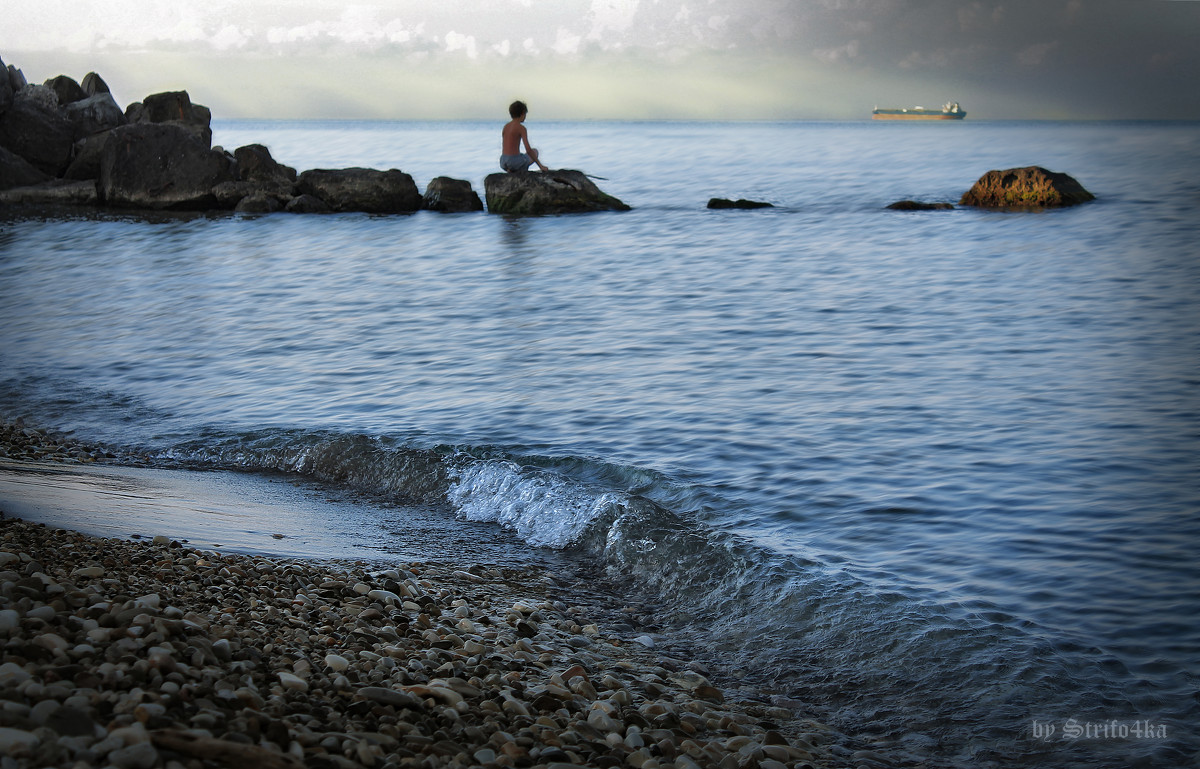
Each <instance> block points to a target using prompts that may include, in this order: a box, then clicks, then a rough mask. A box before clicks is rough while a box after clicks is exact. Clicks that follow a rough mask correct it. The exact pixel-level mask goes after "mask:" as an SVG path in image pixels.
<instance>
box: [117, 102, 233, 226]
mask: <svg viewBox="0 0 1200 769" xmlns="http://www.w3.org/2000/svg"><path fill="white" fill-rule="evenodd" d="M233 176H234V171H233V161H231V160H230V159H229V157H228V156H227V155H225V153H223V152H220V151H218V150H212V149H209V147H208V145H206V144H203V143H201V142H200V141H198V140H197V139H196V138H195V135H194V134H193V133H192V132H190V131H189V130H188V129H187V128H186V127H184V126H181V125H173V124H170V123H137V124H134V125H127V126H122V127H121V128H117V129H115V130H114V131H112V132H111V134H110V136H109V139H108V141H106V142H105V144H104V149H103V151H102V153H101V158H100V181H99V191H100V198H101V199H102V200H103V201H104V202H105V203H106V204H108V205H110V206H119V207H124V208H148V209H184V210H198V209H207V208H216V207H217V199H216V195H215V194H214V193H213V188H214V187H216V186H217V185H218V184H221V183H222V182H227V181H233Z"/></svg>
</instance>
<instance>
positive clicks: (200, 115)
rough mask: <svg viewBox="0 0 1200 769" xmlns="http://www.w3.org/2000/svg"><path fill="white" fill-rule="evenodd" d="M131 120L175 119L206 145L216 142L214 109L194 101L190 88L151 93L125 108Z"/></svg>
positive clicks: (169, 121) (162, 121) (177, 123)
mask: <svg viewBox="0 0 1200 769" xmlns="http://www.w3.org/2000/svg"><path fill="white" fill-rule="evenodd" d="M125 120H126V122H129V123H174V124H176V125H180V126H183V127H184V128H186V129H187V130H188V131H190V132H191V133H192V134H193V135H195V137H196V138H197V139H199V140H200V141H201V142H202V143H203V144H204V145H205V146H206V147H211V146H212V127H211V123H212V112H211V111H210V110H209V109H208V107H205V106H204V105H202V104H193V103H192V99H191V97H190V96H188V92H187V91H165V92H163V93H156V94H151V95H150V96H147V97H146V98H145V99H143V100H142V101H140V102H134V103H133V104H130V105H129V106H128V107H126V108H125Z"/></svg>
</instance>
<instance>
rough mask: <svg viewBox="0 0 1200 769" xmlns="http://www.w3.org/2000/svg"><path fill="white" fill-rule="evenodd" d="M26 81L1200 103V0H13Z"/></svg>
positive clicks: (288, 106)
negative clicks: (94, 78) (91, 78)
mask: <svg viewBox="0 0 1200 769" xmlns="http://www.w3.org/2000/svg"><path fill="white" fill-rule="evenodd" d="M3 16H4V24H3V26H2V27H0V58H2V59H3V61H4V63H5V64H10V65H14V66H16V67H18V68H20V69H21V70H22V71H23V73H24V74H25V76H26V78H27V79H28V80H29V82H42V81H44V80H46V79H48V78H51V77H53V76H55V75H59V74H66V75H69V76H71V77H73V78H75V79H76V80H82V79H83V76H84V75H85V74H87V73H88V72H90V71H95V72H98V73H99V74H100V75H101V76H102V77H103V78H104V79H105V81H106V82H107V83H108V84H109V86H110V87H111V89H112V91H113V95H114V97H116V99H117V101H118V103H120V104H121V106H122V107H124V106H125V105H127V104H128V103H130V102H133V101H139V100H141V99H142V98H143V97H144V96H146V95H148V94H151V93H157V92H161V91H168V90H186V91H188V93H189V95H190V96H191V97H192V100H193V101H195V102H198V103H201V104H204V105H206V106H208V107H209V108H210V109H212V111H213V115H214V117H216V118H299V119H304V118H353V119H400V120H404V119H415V120H439V119H497V118H503V117H504V116H505V114H506V111H507V105H508V103H509V102H511V101H512V100H513V99H516V98H521V99H524V100H525V101H527V102H528V103H529V105H530V117H531V120H532V119H535V118H536V119H542V120H552V119H567V120H580V119H582V120H623V119H633V120H655V119H685V120H690V119H696V120H713V119H715V120H793V119H837V120H842V119H867V118H869V117H870V112H871V109H872V108H873V107H875V106H879V107H911V106H917V105H920V106H926V107H931V106H941V104H942V103H944V102H946V101H957V102H959V103H960V104H961V105H962V107H963V108H964V109H966V110H967V112H968V115H969V116H968V119H971V118H976V119H1191V120H1197V119H1200V88H1197V86H1196V82H1197V80H1198V76H1200V0H1015V1H1013V0H1007V1H1005V0H996V1H989V0H965V1H958V2H950V1H949V0H360V1H359V2H354V1H353V0H351V1H350V2H345V1H344V0H204V1H203V2H197V1H196V0H191V1H189V2H177V1H176V0H105V2H97V1H96V0H4V11H3Z"/></svg>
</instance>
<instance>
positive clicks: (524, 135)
mask: <svg viewBox="0 0 1200 769" xmlns="http://www.w3.org/2000/svg"><path fill="white" fill-rule="evenodd" d="M521 141H523V142H525V154H529V129H527V128H525V126H521Z"/></svg>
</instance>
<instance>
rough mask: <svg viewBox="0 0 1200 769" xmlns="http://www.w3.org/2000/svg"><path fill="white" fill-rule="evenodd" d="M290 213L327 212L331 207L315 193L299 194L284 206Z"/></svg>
mask: <svg viewBox="0 0 1200 769" xmlns="http://www.w3.org/2000/svg"><path fill="white" fill-rule="evenodd" d="M284 208H285V210H286V211H287V212H288V213H291V214H327V213H329V212H330V211H331V210H333V209H331V208H330V207H329V206H328V205H326V204H325V201H323V200H321V199H320V198H318V197H316V196H315V195H299V196H297V197H294V198H292V199H291V200H289V201H288V204H287V205H286V206H285V207H284Z"/></svg>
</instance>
